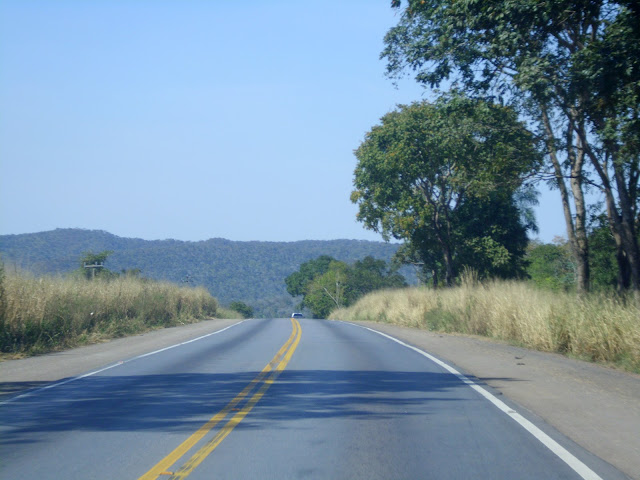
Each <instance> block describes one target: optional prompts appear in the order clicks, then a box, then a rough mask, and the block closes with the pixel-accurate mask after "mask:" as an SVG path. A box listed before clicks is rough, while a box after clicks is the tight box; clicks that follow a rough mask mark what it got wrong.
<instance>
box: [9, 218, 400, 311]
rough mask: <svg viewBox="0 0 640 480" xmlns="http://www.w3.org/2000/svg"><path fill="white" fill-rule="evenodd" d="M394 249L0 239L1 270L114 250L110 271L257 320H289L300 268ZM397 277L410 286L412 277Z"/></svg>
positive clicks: (61, 236)
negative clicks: (204, 296) (194, 291)
mask: <svg viewBox="0 0 640 480" xmlns="http://www.w3.org/2000/svg"><path fill="white" fill-rule="evenodd" d="M397 248H398V245H395V244H388V243H383V242H370V241H365V240H329V241H320V240H305V241H298V242H236V241H230V240H224V239H221V238H213V239H210V240H205V241H200V242H184V241H179V240H141V239H137V238H122V237H118V236H116V235H112V234H110V233H108V232H104V231H99V230H82V229H56V230H53V231H49V232H41V233H27V234H21V235H0V254H1V255H2V260H3V262H4V264H5V268H6V269H7V270H11V269H12V268H17V269H20V270H27V271H31V272H33V273H36V274H56V273H65V272H70V271H72V270H75V269H76V268H78V267H79V260H80V258H81V257H82V255H83V253H85V252H87V251H91V252H94V253H98V252H101V251H104V250H112V251H113V252H114V253H113V254H112V255H111V256H110V257H109V258H108V259H107V262H106V264H105V266H106V267H107V268H109V270H112V271H116V272H119V271H121V270H122V269H134V268H137V269H140V270H141V271H142V275H143V276H146V277H148V278H152V279H156V280H169V281H172V282H186V281H188V282H189V283H190V284H192V285H202V286H204V287H206V288H207V289H208V290H209V291H210V292H211V294H212V295H213V296H214V297H216V298H217V299H218V300H219V301H220V302H221V303H222V304H223V305H228V304H229V303H231V302H232V301H235V300H239V301H243V302H245V303H247V304H249V305H251V306H252V307H254V309H255V312H256V316H264V317H276V316H283V315H288V314H290V313H291V311H292V309H293V308H294V307H295V305H296V304H297V303H298V301H297V300H296V299H293V298H292V297H291V296H290V295H289V294H288V293H287V291H286V287H285V284H284V279H285V278H286V277H287V276H288V275H289V274H291V273H292V272H294V271H296V270H298V268H299V266H300V264H301V263H303V262H306V261H307V260H311V259H313V258H317V257H319V256H320V255H330V256H332V257H334V258H336V259H338V260H342V261H345V262H348V263H352V262H354V261H356V260H360V259H362V258H364V257H366V256H367V255H371V256H372V257H374V258H378V259H382V260H385V261H387V262H388V261H389V260H390V259H391V257H392V256H393V254H394V253H395V251H396V250H397ZM402 273H404V274H405V276H407V277H408V280H409V281H410V282H412V278H409V277H411V273H412V272H411V270H408V269H407V270H405V271H403V272H402Z"/></svg>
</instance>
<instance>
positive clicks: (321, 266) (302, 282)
mask: <svg viewBox="0 0 640 480" xmlns="http://www.w3.org/2000/svg"><path fill="white" fill-rule="evenodd" d="M334 261H335V259H334V258H332V257H330V256H328V255H322V256H320V257H318V258H316V259H315V260H309V261H308V262H304V263H303V264H302V265H300V269H299V270H298V271H297V272H293V273H292V274H291V275H289V276H288V277H287V278H285V280H284V282H285V284H286V285H287V292H289V294H290V295H292V296H294V297H299V296H302V295H304V294H305V291H306V288H307V285H308V284H309V283H310V282H311V281H312V280H313V279H314V278H315V277H316V276H318V275H322V274H323V273H326V272H327V271H328V270H329V265H330V264H331V262H334Z"/></svg>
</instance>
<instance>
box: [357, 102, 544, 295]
mask: <svg viewBox="0 0 640 480" xmlns="http://www.w3.org/2000/svg"><path fill="white" fill-rule="evenodd" d="M356 157H357V158H358V165H357V167H356V170H355V180H354V185H355V187H356V189H355V191H354V192H353V193H352V196H351V199H352V201H353V202H354V203H356V204H358V207H359V212H358V220H359V221H361V222H363V223H364V225H365V226H366V227H367V228H369V229H371V230H374V231H378V232H381V233H382V234H383V236H384V237H385V238H389V237H394V238H397V239H403V240H405V241H406V242H408V243H409V244H411V245H412V247H411V248H410V252H411V254H410V257H412V258H416V257H417V258H419V259H420V260H421V263H422V265H423V268H424V270H425V275H428V274H429V272H431V276H432V278H436V279H437V277H438V275H436V273H435V272H437V271H440V270H441V273H442V274H443V276H444V279H445V283H446V284H447V285H452V284H453V280H454V278H455V276H456V273H457V272H458V271H459V270H460V269H461V268H462V267H463V266H465V265H466V266H469V267H472V268H474V269H475V270H477V271H479V272H481V273H482V274H483V275H486V276H499V277H503V278H509V277H517V276H520V275H522V273H523V264H522V256H523V254H524V248H525V246H526V226H525V225H523V223H522V221H521V218H522V212H521V211H519V210H518V208H517V207H516V199H515V193H516V192H517V191H518V190H519V189H520V188H521V186H522V182H523V176H524V175H526V174H527V173H530V172H531V171H532V169H534V168H535V167H536V166H537V164H538V162H539V155H538V153H537V151H536V149H535V148H534V143H533V139H532V136H531V135H530V134H529V132H527V130H526V129H525V127H524V126H523V125H522V124H521V123H520V122H518V120H517V118H516V114H515V112H514V111H512V110H510V109H508V108H504V107H501V106H498V105H494V104H491V103H487V102H483V101H476V100H473V99H469V98H466V97H464V96H461V95H458V94H453V95H451V96H447V97H442V98H440V99H439V100H438V101H437V102H435V103H433V104H432V103H427V102H420V103H413V104H411V105H409V106H400V107H399V109H398V110H396V111H393V112H391V113H389V114H387V115H385V116H384V117H382V123H381V125H377V126H375V127H373V129H372V130H371V131H370V132H369V133H367V135H366V138H365V141H364V142H363V143H362V144H361V145H360V147H359V148H358V149H357V150H356ZM406 252H408V251H406ZM436 283H437V282H436Z"/></svg>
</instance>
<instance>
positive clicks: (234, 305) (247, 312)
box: [229, 301, 253, 318]
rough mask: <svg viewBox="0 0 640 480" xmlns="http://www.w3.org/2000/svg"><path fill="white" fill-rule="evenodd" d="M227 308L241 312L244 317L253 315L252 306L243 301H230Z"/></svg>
mask: <svg viewBox="0 0 640 480" xmlns="http://www.w3.org/2000/svg"><path fill="white" fill-rule="evenodd" d="M229 308H230V309H231V310H234V311H236V312H238V313H239V314H241V315H242V316H243V317H244V318H251V317H253V308H252V307H250V306H249V305H247V304H246V303H244V302H237V301H236V302H231V303H230V304H229Z"/></svg>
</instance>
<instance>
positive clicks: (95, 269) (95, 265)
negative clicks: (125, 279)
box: [80, 250, 114, 279]
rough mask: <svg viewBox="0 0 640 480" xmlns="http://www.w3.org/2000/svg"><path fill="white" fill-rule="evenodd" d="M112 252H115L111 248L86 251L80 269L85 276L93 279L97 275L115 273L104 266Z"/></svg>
mask: <svg viewBox="0 0 640 480" xmlns="http://www.w3.org/2000/svg"><path fill="white" fill-rule="evenodd" d="M112 253H113V252H112V251H111V250H104V251H102V252H100V253H93V252H85V253H84V255H83V257H82V258H81V259H80V269H81V270H82V272H83V274H84V276H86V277H87V278H89V279H91V278H95V277H96V276H107V277H109V276H112V275H114V274H113V273H112V272H110V271H109V270H107V269H106V268H105V267H104V263H105V262H106V260H107V258H108V257H109V255H111V254H112Z"/></svg>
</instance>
